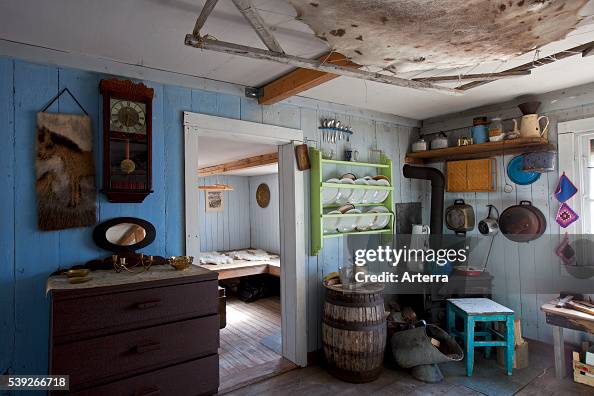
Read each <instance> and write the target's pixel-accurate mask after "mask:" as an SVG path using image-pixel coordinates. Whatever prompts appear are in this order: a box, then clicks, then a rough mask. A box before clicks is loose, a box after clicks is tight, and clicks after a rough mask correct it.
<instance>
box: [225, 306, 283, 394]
mask: <svg viewBox="0 0 594 396" xmlns="http://www.w3.org/2000/svg"><path fill="white" fill-rule="evenodd" d="M293 367H294V366H293V365H292V364H289V363H287V361H285V360H284V359H282V357H281V305H280V297H278V296H274V297H267V298H262V299H259V300H257V301H254V302H251V303H246V302H243V301H241V300H239V299H238V298H237V297H235V296H234V295H230V296H227V326H226V327H225V328H224V329H221V346H220V349H219V369H220V382H221V385H220V387H219V393H221V392H224V391H229V390H230V389H232V388H237V387H238V386H239V385H240V384H241V383H243V382H249V381H250V380H253V379H254V378H260V377H262V376H267V375H270V374H278V373H279V372H282V371H286V370H287V369H290V368H293Z"/></svg>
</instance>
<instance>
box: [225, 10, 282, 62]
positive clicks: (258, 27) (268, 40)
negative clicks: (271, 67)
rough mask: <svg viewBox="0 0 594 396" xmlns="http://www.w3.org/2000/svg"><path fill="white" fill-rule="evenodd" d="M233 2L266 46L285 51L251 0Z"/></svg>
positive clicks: (273, 50)
mask: <svg viewBox="0 0 594 396" xmlns="http://www.w3.org/2000/svg"><path fill="white" fill-rule="evenodd" d="M233 4H235V7H237V9H238V10H239V11H240V12H241V14H242V15H243V17H244V18H245V19H246V20H247V21H248V22H249V24H250V25H252V28H254V30H255V31H256V34H257V35H258V37H260V40H262V42H263V43H264V45H266V48H268V49H269V50H270V51H272V52H279V53H283V54H284V53H285V51H283V49H282V47H281V46H280V44H279V43H278V41H276V39H275V38H274V36H273V35H272V33H271V32H270V30H269V29H268V26H267V25H266V22H264V19H262V16H261V15H260V13H259V12H258V10H257V9H256V7H254V5H253V4H252V1H251V0H233Z"/></svg>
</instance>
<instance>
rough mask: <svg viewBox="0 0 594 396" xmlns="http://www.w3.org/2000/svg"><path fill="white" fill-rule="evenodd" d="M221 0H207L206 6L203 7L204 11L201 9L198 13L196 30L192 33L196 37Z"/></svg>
mask: <svg viewBox="0 0 594 396" xmlns="http://www.w3.org/2000/svg"><path fill="white" fill-rule="evenodd" d="M218 1H219V0H206V3H204V7H202V11H200V15H198V19H196V24H195V25H194V30H193V31H192V34H193V35H194V36H196V37H198V36H200V29H202V27H203V26H204V23H205V22H206V19H207V18H208V16H209V15H210V13H211V12H212V10H213V9H214V8H215V6H216V5H217V3H218Z"/></svg>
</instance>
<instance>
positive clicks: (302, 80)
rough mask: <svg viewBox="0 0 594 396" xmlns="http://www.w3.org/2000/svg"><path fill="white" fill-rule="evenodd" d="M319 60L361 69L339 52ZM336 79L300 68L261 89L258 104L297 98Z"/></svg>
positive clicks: (332, 76) (327, 74) (323, 73)
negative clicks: (298, 95)
mask: <svg viewBox="0 0 594 396" xmlns="http://www.w3.org/2000/svg"><path fill="white" fill-rule="evenodd" d="M319 60H320V61H322V62H329V63H332V64H334V65H339V66H346V67H353V68H358V67H361V66H360V65H358V64H356V63H354V62H351V61H350V60H349V59H348V58H347V57H346V56H344V55H343V54H340V53H338V52H331V53H329V54H325V55H323V56H321V57H320V58H319ZM336 77H338V75H337V74H332V73H328V72H323V71H318V70H311V69H304V68H302V67H299V68H297V69H295V70H293V71H290V72H289V73H287V74H285V75H284V76H282V77H279V78H277V79H276V80H274V81H272V82H269V83H268V84H266V85H264V86H263V87H261V88H260V91H261V95H260V97H258V103H260V104H263V105H271V104H274V103H277V102H280V101H281V100H284V99H287V98H290V97H291V96H295V95H297V94H299V93H301V92H303V91H307V90H308V89H310V88H313V87H317V86H318V85H321V84H323V83H325V82H328V81H330V80H333V79H335V78H336Z"/></svg>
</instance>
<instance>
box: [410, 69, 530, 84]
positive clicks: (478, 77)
mask: <svg viewBox="0 0 594 396" xmlns="http://www.w3.org/2000/svg"><path fill="white" fill-rule="evenodd" d="M530 74H532V72H531V71H530V70H513V71H504V72H499V73H483V74H462V75H459V76H435V77H419V78H413V81H426V82H445V81H454V82H455V81H460V80H473V81H495V80H501V79H503V78H514V77H522V76H529V75H530Z"/></svg>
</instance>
